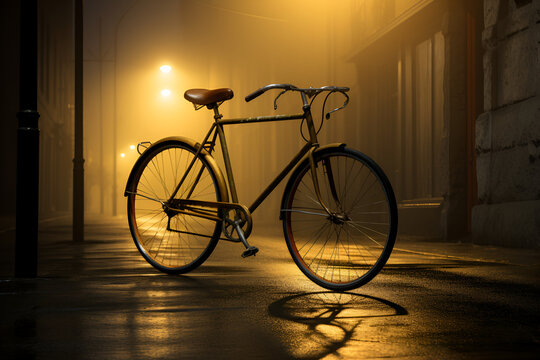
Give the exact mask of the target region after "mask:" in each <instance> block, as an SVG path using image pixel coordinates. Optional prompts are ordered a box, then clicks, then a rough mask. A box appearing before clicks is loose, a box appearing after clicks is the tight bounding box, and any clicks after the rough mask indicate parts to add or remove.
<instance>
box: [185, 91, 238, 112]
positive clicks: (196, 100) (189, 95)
mask: <svg viewBox="0 0 540 360" xmlns="http://www.w3.org/2000/svg"><path fill="white" fill-rule="evenodd" d="M233 97H234V93H233V91H232V90H231V89H229V88H222V89H214V90H208V89H189V90H186V92H185V93H184V98H186V100H188V101H191V102H192V103H193V104H195V105H200V106H205V105H206V106H207V107H208V108H209V109H212V108H213V107H214V106H216V105H218V104H219V103H222V102H223V101H227V100H230V99H232V98H233Z"/></svg>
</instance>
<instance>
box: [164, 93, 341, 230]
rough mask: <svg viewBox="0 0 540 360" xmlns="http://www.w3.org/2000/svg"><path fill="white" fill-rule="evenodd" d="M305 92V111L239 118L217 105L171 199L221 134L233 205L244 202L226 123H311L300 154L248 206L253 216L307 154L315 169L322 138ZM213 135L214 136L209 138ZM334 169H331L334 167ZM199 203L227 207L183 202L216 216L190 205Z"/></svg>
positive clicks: (170, 200)
mask: <svg viewBox="0 0 540 360" xmlns="http://www.w3.org/2000/svg"><path fill="white" fill-rule="evenodd" d="M301 95H302V101H303V103H304V105H303V110H304V113H302V114H292V115H273V116H258V117H249V118H237V119H222V117H223V115H221V114H220V113H219V110H218V106H215V107H213V110H214V120H215V121H214V123H213V124H212V126H211V127H210V129H209V130H208V132H207V134H206V136H205V138H204V140H203V141H202V145H201V146H200V147H199V149H198V150H197V152H196V153H195V156H194V158H193V160H192V161H191V163H190V165H189V166H188V168H187V170H186V172H185V174H184V175H183V177H182V179H181V180H180V181H179V183H178V185H177V186H176V188H175V190H174V191H173V193H172V194H171V196H170V198H169V203H172V202H174V197H175V196H176V194H177V193H178V191H179V189H180V187H181V186H182V184H183V183H184V180H185V179H186V177H187V175H188V173H189V172H190V171H191V168H192V167H193V165H194V163H195V161H196V159H197V157H198V156H199V154H200V152H201V151H202V149H206V150H207V151H208V153H209V154H211V153H212V151H213V150H214V147H215V145H216V138H217V137H218V136H219V140H220V144H221V151H222V154H223V160H224V164H225V170H226V174H227V184H226V185H227V186H226V187H227V188H228V190H229V191H230V193H231V198H232V199H231V200H232V201H231V203H230V204H231V205H232V206H233V207H234V206H235V205H240V204H239V201H238V195H237V191H236V184H235V181H234V175H233V171H232V166H231V160H230V156H229V150H228V147H227V140H226V138H225V133H224V131H223V127H224V126H225V125H235V124H252V123H260V122H273V121H287V120H300V119H303V120H305V121H306V125H307V127H308V131H309V140H308V141H307V143H306V144H305V145H304V147H302V148H301V149H300V151H299V152H298V153H297V154H296V156H294V157H293V158H292V159H291V161H290V162H289V163H288V164H287V165H286V166H285V167H284V168H283V170H282V171H281V172H280V173H279V174H278V175H277V176H276V177H275V178H274V180H273V181H272V182H271V183H270V184H269V185H268V186H267V187H266V188H265V189H264V190H263V191H262V193H261V194H260V195H259V196H258V197H257V198H256V199H255V200H254V202H253V204H251V206H249V208H247V210H249V213H247V215H248V217H251V213H253V212H254V211H255V210H256V209H257V208H258V207H259V205H260V204H261V203H262V202H263V201H264V200H265V199H266V197H268V195H270V193H271V192H272V191H273V190H274V189H275V188H276V186H277V185H278V184H279V183H280V182H281V181H282V180H283V179H284V178H285V177H286V176H287V175H288V174H289V172H290V171H291V170H292V169H293V168H294V167H295V166H296V165H297V164H298V163H300V161H301V160H302V159H303V158H304V157H305V156H306V154H307V156H308V157H309V159H310V165H311V167H312V170H314V167H315V163H314V161H313V151H314V150H315V149H317V148H318V147H319V143H318V140H317V133H316V131H315V126H314V124H313V117H312V115H311V106H310V104H309V102H308V100H307V97H306V95H305V94H304V93H301ZM210 138H211V140H209V139H210ZM202 171H203V169H202V168H201V170H200V172H199V174H198V175H197V177H196V179H195V181H194V185H193V188H194V186H195V184H196V183H197V181H198V179H199V178H200V176H201V175H202ZM330 173H331V170H330ZM312 175H313V176H312V178H313V182H314V188H315V192H316V195H317V197H318V200H319V202H320V203H321V205H322V207H323V209H324V210H325V211H326V212H327V213H328V214H329V215H332V214H331V212H330V210H329V209H328V208H327V207H326V205H324V203H323V201H322V199H321V195H320V190H319V185H318V179H317V175H316V172H315V171H312ZM330 183H331V187H332V188H333V187H334V185H333V180H332V179H331V180H330ZM193 188H192V189H191V190H190V191H189V192H188V195H187V199H186V200H188V199H189V197H190V195H191V193H192V191H193ZM332 193H333V195H334V196H335V189H333V191H332ZM186 200H177V201H179V202H182V201H184V202H186ZM197 204H198V205H201V206H208V207H219V206H222V207H223V206H224V205H223V204H222V203H219V204H218V203H216V202H211V201H189V204H187V203H186V204H183V205H187V206H184V208H188V209H189V210H191V211H193V213H192V214H191V215H193V216H200V217H205V218H210V219H212V218H213V219H215V216H212V215H208V214H204V212H203V211H201V209H197V208H194V207H191V206H190V205H197ZM227 207H228V206H227ZM244 209H245V207H244ZM174 211H178V210H176V209H174ZM179 212H180V211H179ZM182 213H184V212H183V211H182ZM249 222H251V221H249Z"/></svg>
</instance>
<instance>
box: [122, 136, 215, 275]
mask: <svg viewBox="0 0 540 360" xmlns="http://www.w3.org/2000/svg"><path fill="white" fill-rule="evenodd" d="M195 154H196V149H194V148H193V147H192V146H191V145H189V144H187V143H185V142H182V141H178V140H169V141H165V142H162V143H160V144H157V145H155V146H154V147H152V148H150V149H148V150H147V151H146V152H145V153H143V155H142V157H143V159H141V160H142V161H141V162H139V164H138V165H137V167H136V168H135V169H134V170H133V171H134V176H133V179H132V182H131V184H130V185H129V187H128V188H129V189H130V190H129V192H128V221H129V227H130V230H131V234H132V236H133V240H134V241H135V245H136V246H137V248H138V249H139V251H140V253H141V254H142V256H143V257H144V258H145V259H146V261H148V262H149V263H150V264H151V265H152V266H154V267H155V268H156V269H158V270H160V271H163V272H166V273H171V274H180V273H186V272H188V271H191V270H193V269H194V268H196V267H197V266H199V265H200V264H202V263H203V262H204V261H205V260H206V259H207V258H208V256H209V255H210V254H211V253H212V251H213V250H214V248H215V246H216V243H217V241H218V240H219V236H220V233H221V226H222V225H221V224H222V223H221V221H215V220H210V219H206V218H203V217H199V216H192V215H188V214H182V213H178V212H171V211H170V210H168V208H167V206H168V205H170V203H171V195H172V194H173V192H174V190H175V189H176V187H177V185H178V183H179V182H180V180H181V179H182V177H184V174H186V173H187V175H186V177H185V179H184V182H183V183H182V186H181V187H180V188H179V190H178V191H177V193H176V196H175V199H180V198H188V199H192V200H205V201H222V194H221V192H220V190H219V186H218V182H217V180H216V174H215V171H214V169H213V168H212V166H211V165H210V164H209V163H208V162H207V161H206V160H205V157H204V156H202V155H200V154H199V156H198V157H197V159H196V160H195V162H194V164H193V166H192V167H191V168H189V165H190V164H191V162H192V160H193V159H194V157H195ZM172 201H174V199H173V200H172ZM171 207H173V208H174V207H175V206H174V205H172V206H171ZM214 215H215V216H217V217H219V210H214Z"/></svg>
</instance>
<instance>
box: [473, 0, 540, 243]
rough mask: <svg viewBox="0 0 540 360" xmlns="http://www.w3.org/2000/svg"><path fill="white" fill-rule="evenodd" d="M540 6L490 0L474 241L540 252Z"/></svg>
mask: <svg viewBox="0 0 540 360" xmlns="http://www.w3.org/2000/svg"><path fill="white" fill-rule="evenodd" d="M539 22H540V1H539V0H484V27H485V28H484V31H483V36H482V37H483V46H484V113H483V114H481V115H480V116H479V117H478V119H477V122H476V154H477V159H476V164H477V165H476V167H477V180H478V205H477V206H475V207H474V208H473V212H472V236H473V241H474V242H476V243H482V244H492V245H504V246H515V247H540V102H539V98H538V94H539V87H540V81H539V77H540V75H539V74H540V66H539V40H540V24H539Z"/></svg>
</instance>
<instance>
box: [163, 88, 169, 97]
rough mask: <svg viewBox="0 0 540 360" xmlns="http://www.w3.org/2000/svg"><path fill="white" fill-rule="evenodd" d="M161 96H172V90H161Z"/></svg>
mask: <svg viewBox="0 0 540 360" xmlns="http://www.w3.org/2000/svg"><path fill="white" fill-rule="evenodd" d="M161 96H164V97H168V96H171V90H169V89H163V90H161Z"/></svg>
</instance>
